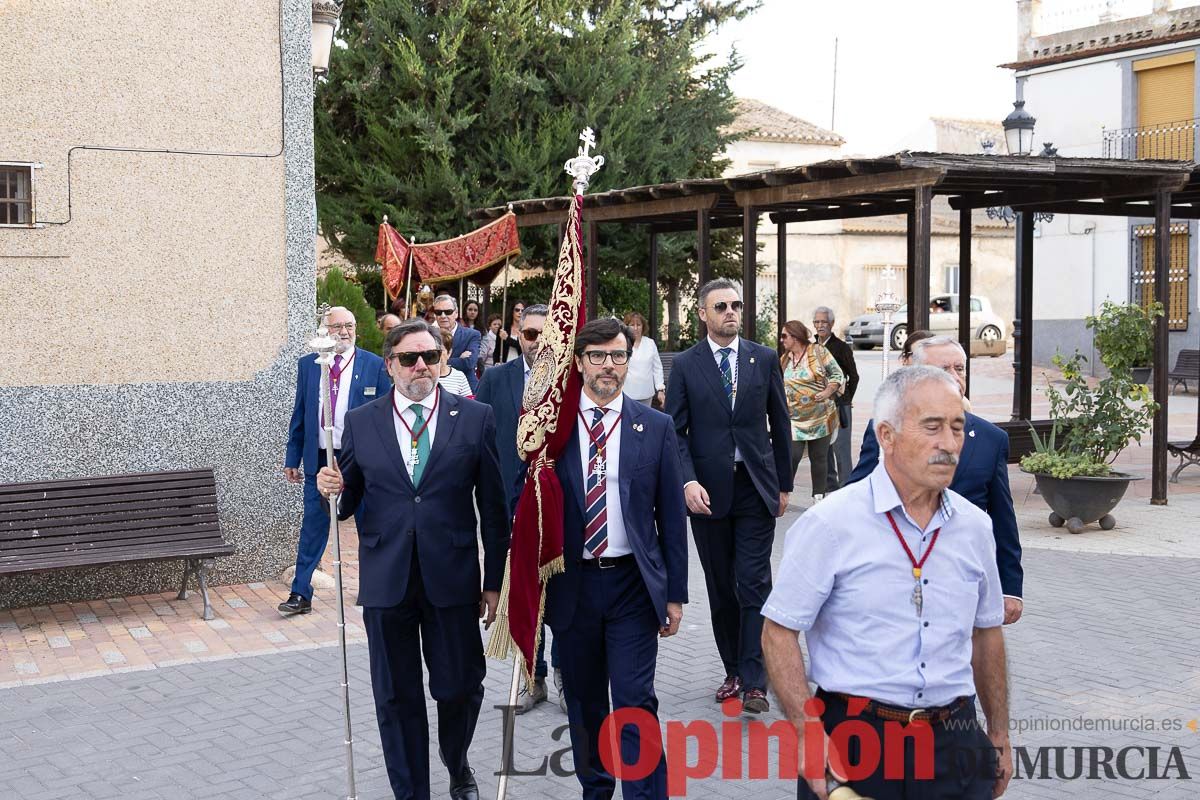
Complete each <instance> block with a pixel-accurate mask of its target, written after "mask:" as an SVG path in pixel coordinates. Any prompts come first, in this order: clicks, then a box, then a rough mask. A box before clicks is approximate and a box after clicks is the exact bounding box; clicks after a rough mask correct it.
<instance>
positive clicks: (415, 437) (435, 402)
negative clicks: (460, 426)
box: [392, 386, 442, 450]
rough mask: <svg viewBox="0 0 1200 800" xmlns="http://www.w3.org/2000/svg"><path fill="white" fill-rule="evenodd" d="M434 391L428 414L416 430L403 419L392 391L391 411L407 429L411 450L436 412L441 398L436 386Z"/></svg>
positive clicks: (414, 447)
mask: <svg viewBox="0 0 1200 800" xmlns="http://www.w3.org/2000/svg"><path fill="white" fill-rule="evenodd" d="M434 392H435V394H434V396H433V408H432V409H431V410H430V412H429V416H427V417H425V424H424V425H422V426H421V427H420V428H418V429H417V430H416V431H414V430H413V429H412V426H411V425H409V424H408V420H406V419H404V415H403V414H401V413H400V407H399V406H397V405H396V393H395V392H392V411H394V412H396V417H397V418H398V419H399V420H400V423H401V424H402V425H404V429H405V430H406V431H408V435H409V436H410V437H411V438H412V449H413V450H416V449H417V442H418V441H420V439H421V434H423V433H424V432H425V429H426V428H428V427H429V420H431V419H433V416H434V414H436V413H437V407H438V401H439V400H441V399H442V393H441V392H439V391H437V387H436V386H435V387H434Z"/></svg>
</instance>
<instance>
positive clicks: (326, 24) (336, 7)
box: [312, 0, 342, 75]
mask: <svg viewBox="0 0 1200 800" xmlns="http://www.w3.org/2000/svg"><path fill="white" fill-rule="evenodd" d="M341 15H342V4H341V3H340V2H337V0H313V4H312V68H313V74H314V75H324V74H325V73H326V72H328V71H329V51H330V50H331V49H332V48H333V33H334V31H336V30H337V25H338V18H339V17H341Z"/></svg>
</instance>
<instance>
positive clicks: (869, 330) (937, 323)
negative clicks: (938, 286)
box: [846, 294, 1006, 350]
mask: <svg viewBox="0 0 1200 800" xmlns="http://www.w3.org/2000/svg"><path fill="white" fill-rule="evenodd" d="M929 305H930V308H929V329H930V330H932V331H936V332H937V333H942V334H947V335H950V336H957V335H958V295H956V294H938V295H934V296H933V297H931V298H930V299H929ZM971 330H972V331H973V332H974V333H973V335H974V337H975V338H976V339H982V340H983V341H986V342H998V341H1002V340H1003V339H1004V338H1005V337H1006V334H1005V330H1006V328H1005V325H1004V320H1003V319H1001V318H1000V315H999V314H997V313H996V312H994V311H992V304H991V302H990V301H989V300H988V299H987V298H986V297H977V296H975V295H972V296H971ZM906 338H908V305H907V304H905V305H902V306H900V310H899V311H898V312H896V314H895V316H894V318H893V320H892V344H891V348H892V349H893V350H900V349H901V348H903V347H904V340H905V339H906ZM846 341H847V342H849V343H850V344H852V345H854V348H855V349H856V350H870V349H871V348H873V347H882V346H883V317H882V315H880V314H862V315H860V316H857V317H855V318H854V319H852V320H850V324H849V325H847V326H846Z"/></svg>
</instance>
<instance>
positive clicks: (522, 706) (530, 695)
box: [516, 678, 550, 714]
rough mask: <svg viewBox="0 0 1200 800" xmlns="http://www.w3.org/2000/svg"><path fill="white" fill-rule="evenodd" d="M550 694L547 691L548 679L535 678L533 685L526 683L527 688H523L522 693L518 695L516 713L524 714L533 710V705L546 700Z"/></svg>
mask: <svg viewBox="0 0 1200 800" xmlns="http://www.w3.org/2000/svg"><path fill="white" fill-rule="evenodd" d="M549 697H550V695H548V694H547V693H546V679H545V678H534V679H533V685H532V686H530V685H529V684H525V688H523V689H522V690H521V694H520V695H519V696H518V697H517V708H516V713H518V714H524V713H526V712H528V711H532V710H533V707H534V706H536V705H537V704H538V703H544V702H546V700H547V698H549Z"/></svg>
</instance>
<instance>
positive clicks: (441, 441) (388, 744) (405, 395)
mask: <svg viewBox="0 0 1200 800" xmlns="http://www.w3.org/2000/svg"><path fill="white" fill-rule="evenodd" d="M384 352H385V353H387V354H388V372H389V373H390V374H391V376H392V378H393V380H394V381H395V384H396V388H395V390H393V391H391V392H388V393H387V395H386V396H384V397H381V398H380V399H379V400H377V401H375V402H374V403H369V404H367V405H365V406H363V407H362V408H360V409H356V410H355V411H354V412H353V413H350V414H348V415H346V430H345V433H344V435H343V441H342V452H341V457H340V459H339V461H338V464H337V465H336V466H331V467H325V468H324V469H322V470H321V472H320V474H319V475H318V478H317V480H318V486H319V488H320V490H321V492H322V494H325V495H326V496H329V495H332V494H337V493H339V492H340V493H341V498H340V501H339V505H338V516H339V518H342V519H345V518H346V517H348V516H350V514H352V513H354V512H355V510H357V509H360V508H361V509H362V513H361V518H360V520H359V524H358V543H359V548H358V560H359V591H358V603H359V605H361V606H362V607H363V627H364V628H365V629H366V631H367V644H368V649H369V652H370V659H371V688H372V690H373V692H374V695H375V714H376V717H377V719H378V721H379V735H380V741H381V743H382V745H383V754H384V762H385V763H386V764H387V772H388V780H389V781H390V783H391V786H392V791H393V792H394V793H395V796H396V797H397V798H428V797H429V722H428V719H427V717H426V714H425V692H424V687H423V686H422V673H421V655H420V654H421V653H422V652H424V656H425V666H426V667H427V669H428V672H429V693H430V694H431V695H432V696H433V699H434V700H435V701H437V712H438V744H439V749H440V753H441V757H442V762H443V763H444V764H445V765H446V767H447V769H448V770H449V772H450V796H451V798H453V799H454V800H478V797H479V790H478V787H477V786H476V783H475V778H474V776H473V774H472V770H471V767H470V764H469V763H468V761H467V750H468V748H469V747H470V745H471V739H472V737H473V736H474V734H475V723H476V722H477V721H478V719H479V709H480V707H481V706H482V703H483V678H484V675H485V673H486V667H485V665H484V660H483V643H482V641H481V639H480V635H479V623H478V620H480V619H485V626H490V625H491V623H492V622H493V620H494V619H495V616H496V605H497V603H498V602H499V599H500V582H501V580H502V579H503V577H504V559H505V555H506V554H507V552H508V542H509V535H510V525H509V519H508V512H507V509H506V507H505V502H504V500H505V498H504V494H505V493H504V487H503V485H502V482H501V478H500V464H499V460H498V459H497V456H496V424H495V421H494V417H493V415H492V410H491V409H490V408H489V407H488V406H486V405H483V404H482V403H477V402H475V401H473V400H468V399H466V398H464V397H459V396H457V395H455V394H452V393H450V392H447V391H445V390H443V389H439V388H438V385H437V369H438V364H439V362H440V360H441V356H442V344H441V335H440V333H438V332H437V331H436V330H434V328H433V327H432V326H430V325H429V324H428V323H427V322H425V321H424V320H420V319H415V320H407V321H405V322H401V323H400V324H399V325H397V326H396V327H395V328H393V329H392V330H391V332H390V333H388V336H387V339H386V341H385V342H384ZM476 506H478V507H479V518H478V519H477V518H476V515H475V508H476ZM477 528H478V530H479V534H476V529H477ZM480 538H482V540H483V570H482V574H481V572H480V567H479V539H480Z"/></svg>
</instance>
